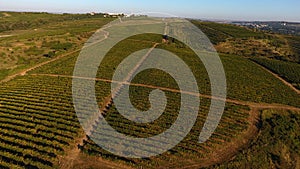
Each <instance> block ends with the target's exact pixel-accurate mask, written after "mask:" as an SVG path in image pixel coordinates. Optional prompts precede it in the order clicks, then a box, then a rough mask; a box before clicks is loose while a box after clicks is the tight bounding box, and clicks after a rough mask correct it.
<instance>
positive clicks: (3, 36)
mask: <svg viewBox="0 0 300 169" xmlns="http://www.w3.org/2000/svg"><path fill="white" fill-rule="evenodd" d="M11 36H13V35H0V38H6V37H11Z"/></svg>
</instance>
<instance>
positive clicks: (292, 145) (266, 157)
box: [211, 110, 300, 169]
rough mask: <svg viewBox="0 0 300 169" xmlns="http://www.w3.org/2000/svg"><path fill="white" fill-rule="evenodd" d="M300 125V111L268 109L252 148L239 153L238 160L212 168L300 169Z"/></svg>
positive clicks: (263, 113) (263, 114) (265, 111)
mask: <svg viewBox="0 0 300 169" xmlns="http://www.w3.org/2000/svg"><path fill="white" fill-rule="evenodd" d="M299 124H300V114H299V112H295V111H294V112H292V111H278V110H264V111H263V112H262V122H261V127H260V128H261V133H260V134H259V135H258V137H257V138H256V139H255V140H254V141H253V142H252V143H251V144H250V147H249V149H246V150H243V151H241V152H240V153H238V154H237V156H236V158H235V159H234V160H232V161H230V162H227V163H225V164H221V165H216V166H213V167H211V168H217V169H223V168H224V169H225V168H246V167H249V168H269V167H270V166H272V167H274V168H297V167H298V166H299V157H300V152H299V150H300V142H299V132H298V131H299V130H300V128H299ZM287 157H288V158H287Z"/></svg>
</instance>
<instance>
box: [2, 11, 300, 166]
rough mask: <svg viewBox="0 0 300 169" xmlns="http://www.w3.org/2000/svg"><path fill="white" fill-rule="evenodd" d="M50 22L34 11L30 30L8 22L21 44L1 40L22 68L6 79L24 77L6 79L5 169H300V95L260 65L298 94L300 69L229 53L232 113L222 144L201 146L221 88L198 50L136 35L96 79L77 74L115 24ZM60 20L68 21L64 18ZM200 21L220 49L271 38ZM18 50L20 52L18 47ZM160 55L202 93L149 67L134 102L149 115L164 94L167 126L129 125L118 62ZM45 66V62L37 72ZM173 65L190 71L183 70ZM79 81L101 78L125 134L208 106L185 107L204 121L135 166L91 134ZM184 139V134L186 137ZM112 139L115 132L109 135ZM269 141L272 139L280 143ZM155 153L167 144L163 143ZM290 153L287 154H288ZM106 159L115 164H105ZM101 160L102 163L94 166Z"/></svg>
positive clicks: (223, 124)
mask: <svg viewBox="0 0 300 169" xmlns="http://www.w3.org/2000/svg"><path fill="white" fill-rule="evenodd" d="M0 14H1V13H0ZM11 15H12V16H13V17H12V18H14V17H22V18H23V14H18V13H16V14H14V13H12V14H11ZM14 15H16V16H14ZM24 15H25V14H24ZM48 15H51V14H44V13H38V14H35V13H30V14H28V15H26V17H24V23H23V22H22V23H20V24H21V25H20V26H19V27H17V26H16V24H9V25H8V26H7V24H6V23H2V22H1V21H0V29H2V31H8V30H9V31H16V35H14V37H5V38H3V39H0V44H3V46H1V47H0V50H2V51H4V52H3V53H4V54H3V53H2V54H1V52H0V58H5V59H8V58H11V57H10V56H16V57H17V58H18V59H16V60H14V62H8V60H5V61H7V62H4V61H3V63H2V62H1V64H3V65H5V66H7V68H8V69H1V70H0V80H1V79H4V78H5V77H7V76H8V75H14V74H15V75H16V76H13V78H11V79H10V80H9V81H8V82H3V83H1V82H0V84H1V88H0V168H4V169H6V168H7V169H8V168H20V169H21V168H25V169H38V168H46V169H47V168H49V169H50V168H64V169H65V168H67V169H68V168H72V169H73V168H82V167H83V168H105V167H107V168H111V167H112V164H121V165H122V166H125V167H124V168H126V167H128V168H130V167H132V168H153V169H154V168H183V167H187V168H201V167H211V168H236V167H239V168H245V167H246V165H247V164H251V167H252V168H268V167H269V166H274V167H283V168H292V167H294V166H295V165H297V159H298V162H299V151H297V150H298V149H299V146H300V143H299V141H298V140H297V138H299V134H298V133H297V132H296V131H298V129H299V113H298V111H297V110H299V102H300V100H299V99H300V98H299V94H297V93H296V92H295V91H293V90H292V89H291V88H289V86H287V85H286V84H285V83H283V82H282V81H280V80H279V79H278V78H276V77H275V76H273V75H272V74H271V73H270V72H268V71H266V70H265V69H264V68H263V67H261V66H259V65H258V64H256V63H259V64H260V65H262V66H264V67H266V68H267V69H270V70H272V71H273V72H274V73H276V74H279V75H280V76H281V77H283V78H284V79H286V80H287V81H289V82H290V83H293V84H294V85H295V86H296V87H299V84H300V82H299V75H298V73H299V72H300V71H299V65H298V64H296V63H290V62H282V61H275V60H269V59H261V58H255V59H252V60H250V59H248V58H245V57H243V56H236V55H234V54H220V59H221V61H222V64H223V66H224V69H225V72H226V78H227V99H226V106H225V111H224V114H223V116H222V118H221V121H220V123H219V125H218V127H217V129H216V131H215V132H214V134H213V135H212V137H210V139H209V140H208V141H207V142H205V143H202V144H200V143H198V141H199V134H200V132H201V130H202V127H203V125H204V122H205V120H206V118H207V115H208V112H209V109H210V104H211V101H212V100H211V87H210V80H209V77H208V73H207V71H206V69H205V67H204V65H203V63H202V62H201V60H200V59H199V58H198V57H197V56H196V55H195V53H194V52H193V51H192V50H191V49H190V48H188V47H187V46H185V45H183V44H182V43H180V42H177V41H176V40H175V41H174V42H172V43H171V42H169V43H161V39H162V36H161V35H157V34H142V35H137V36H133V37H130V38H128V39H125V40H123V41H121V42H119V43H118V44H116V45H115V46H114V47H113V48H112V49H111V50H110V51H109V52H108V53H107V55H106V56H105V58H104V59H103V62H102V63H101V64H100V66H99V69H98V72H97V76H96V77H95V78H88V77H78V76H76V77H75V76H73V71H74V66H75V63H76V61H77V58H78V55H79V49H80V48H82V47H83V43H84V42H85V40H87V38H88V37H89V36H90V35H91V34H92V33H93V32H95V31H96V28H99V27H101V26H102V25H104V24H105V23H107V22H109V21H110V20H111V19H104V18H102V17H103V16H96V17H95V18H93V17H91V16H89V15H66V14H65V15H53V18H52V17H48ZM0 16H1V15H0ZM58 16H59V19H58V20H57V19H55V18H56V17H58ZM33 17H34V18H33ZM12 18H11V19H12ZM38 18H40V20H39V19H38ZM99 18H101V19H99ZM16 21H18V19H16ZM39 22H41V23H39ZM193 23H194V24H195V25H196V26H198V27H200V28H201V29H202V30H203V32H204V33H206V34H207V35H208V36H209V38H211V40H212V42H213V43H214V44H218V43H223V42H224V40H225V41H226V40H228V39H234V38H238V39H243V38H254V39H261V38H269V37H268V35H266V34H264V33H262V32H254V31H253V30H250V29H245V28H243V27H238V26H233V25H227V24H217V23H211V22H198V21H193ZM39 24H41V25H39ZM1 25H2V26H1ZM17 25H18V24H17ZM36 26H41V28H42V29H39V30H35V31H32V30H31V31H30V30H26V29H25V28H35V27H36ZM15 29H17V30H15ZM23 29H24V30H23ZM19 30H22V31H20V32H23V33H20V32H19ZM0 32H1V31H0ZM15 39H18V40H15ZM9 43H11V45H10V44H9ZM15 44H20V46H19V47H15V46H14V45H15ZM151 48H157V49H164V50H167V51H170V52H172V53H173V54H175V55H177V56H178V57H179V58H180V59H182V60H183V61H184V62H185V63H186V64H187V65H188V67H189V68H190V70H191V71H192V73H193V75H194V76H195V79H196V83H197V85H198V87H199V93H200V94H199V95H198V94H197V93H180V89H179V85H178V83H177V82H176V80H175V79H174V78H173V77H171V76H170V75H169V74H168V73H166V72H164V71H161V70H157V69H148V70H144V71H142V72H139V73H138V74H137V75H136V76H135V77H134V78H133V80H132V84H131V85H130V86H129V97H130V101H131V103H132V105H133V106H134V107H135V108H137V109H138V110H141V111H147V110H149V109H150V108H151V104H150V100H149V94H150V93H151V92H152V91H154V90H155V89H161V90H162V91H163V92H164V94H165V96H166V98H167V105H166V108H165V109H164V110H163V114H162V115H161V116H160V117H159V118H158V119H157V120H155V121H153V122H150V123H137V122H134V121H130V120H129V119H127V118H125V117H124V116H122V115H121V114H120V112H119V111H118V110H117V108H116V105H115V103H114V100H115V98H112V95H113V94H114V93H113V94H112V93H111V91H110V90H111V84H112V83H116V82H115V81H111V80H112V78H113V75H114V73H115V70H116V69H117V67H118V65H119V64H120V63H121V62H122V61H124V59H125V58H126V57H128V56H129V55H130V54H132V53H134V52H137V51H139V50H142V49H148V50H149V49H151ZM10 49H12V50H13V51H12V50H10ZM25 49H26V50H25ZM53 51H55V52H54V53H53ZM23 55H24V57H23ZM43 55H44V56H43ZM18 56H19V57H18ZM21 56H22V57H21ZM33 58H35V59H33ZM146 59H147V57H146ZM253 61H255V62H256V63H254V62H253ZM38 63H41V64H40V65H38V66H37V64H38ZM43 63H44V64H43ZM14 64H15V68H14ZM33 66H34V67H33ZM173 66H174V69H176V70H177V71H181V70H180V67H179V66H177V65H173ZM127 68H128V69H129V67H126V69H127ZM131 69H132V68H131ZM22 71H23V73H20V72H22ZM73 79H79V80H82V81H84V80H85V81H95V92H96V93H95V95H96V99H97V104H98V107H99V108H100V109H101V110H105V111H103V114H102V115H103V116H104V118H105V120H107V121H108V124H109V125H110V126H112V127H113V128H114V129H115V130H116V131H118V132H120V133H123V134H125V135H128V136H131V137H136V138H147V137H151V136H155V135H158V134H160V133H162V132H164V131H166V130H167V129H169V128H171V126H172V125H173V123H174V122H175V121H176V119H177V117H179V116H178V115H179V111H180V108H181V107H180V106H181V96H182V95H187V96H192V95H193V97H195V96H196V97H197V98H199V99H200V101H201V102H200V106H199V107H195V105H190V104H184V106H186V107H188V108H189V109H190V110H194V109H198V108H199V111H198V116H197V120H196V123H195V125H194V126H193V128H192V130H191V132H190V133H189V134H188V135H187V136H186V137H185V138H184V140H183V141H181V142H180V143H179V144H178V145H177V146H175V147H174V148H172V149H171V150H169V151H167V152H165V153H163V154H161V155H159V156H155V157H150V158H142V159H133V158H124V157H119V156H116V155H113V154H111V153H110V152H108V151H106V150H104V149H102V148H101V147H99V146H98V145H97V144H96V143H95V142H94V141H95V140H94V141H93V140H92V139H91V138H90V137H89V136H86V135H85V132H84V131H83V129H82V127H81V125H80V123H79V120H78V119H81V118H85V117H87V116H85V114H84V115H82V116H80V115H78V114H76V112H75V109H74V106H75V105H74V103H73V98H72V87H73V86H72V80H73ZM188 83H189V82H187V83H185V84H188ZM82 85H84V83H82ZM82 85H81V86H79V87H82V88H80V89H83V88H84V86H82ZM123 85H128V84H123ZM187 92H188V91H187ZM87 94H88V93H87ZM196 94H197V95H196ZM80 97H82V98H83V100H82V102H81V103H80V104H83V105H88V104H89V102H90V101H91V100H90V99H89V98H87V97H86V96H82V95H80ZM114 97H120V96H119V95H115V96H114ZM156 100H159V99H156ZM118 106H119V105H118ZM121 106H127V105H125V104H123V105H121ZM83 108H84V109H88V107H83ZM271 109H272V110H271ZM273 109H274V110H273ZM292 110H293V111H292ZM186 113H187V112H186ZM186 123H189V121H186ZM92 125H93V124H92ZM92 127H94V128H92V130H91V133H92V134H93V136H97V137H93V139H95V138H101V136H99V133H97V132H95V129H97V127H99V126H92ZM105 131H106V130H105ZM180 134H182V133H179V132H178V135H180ZM110 136H111V135H110V133H107V137H110ZM269 140H271V141H272V143H271V144H269V142H268V141H269ZM110 143H111V147H112V148H113V149H114V150H116V151H118V150H119V148H120V147H121V148H123V147H125V148H126V145H125V144H119V143H117V142H113V141H110ZM132 144H133V145H136V143H132ZM143 146H144V147H143ZM146 146H149V145H142V148H145V147H146ZM157 146H158V145H157ZM137 148H140V147H137ZM153 148H159V146H158V147H156V146H155V145H154V146H153ZM281 150H285V151H286V153H285V154H284V153H280V152H281ZM133 151H134V150H132V149H125V150H123V151H122V152H120V153H121V154H128V153H130V152H133ZM286 156H288V157H289V158H286ZM81 157H85V158H84V159H81ZM233 157H235V158H233ZM103 159H104V160H107V161H108V162H107V163H101V162H102V161H101V160H103ZM262 159H263V160H262ZM260 160H262V162H261V163H259V161H260ZM91 161H93V163H99V164H97V165H95V166H89V164H90V163H92V162H91ZM66 166H68V167H66Z"/></svg>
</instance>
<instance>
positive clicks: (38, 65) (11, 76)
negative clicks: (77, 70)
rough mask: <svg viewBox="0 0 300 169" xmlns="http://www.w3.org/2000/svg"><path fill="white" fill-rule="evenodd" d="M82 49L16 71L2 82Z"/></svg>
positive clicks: (2, 81)
mask: <svg viewBox="0 0 300 169" xmlns="http://www.w3.org/2000/svg"><path fill="white" fill-rule="evenodd" d="M80 50H81V49H78V50H75V51H73V52H69V53H66V54H64V55H61V56H58V57H56V58H54V59H51V60H48V61H45V62H42V63H39V64H37V65H35V66H33V67H30V68H28V69H25V70H22V71H21V72H18V73H16V74H13V75H10V76H7V77H6V78H4V79H3V80H1V81H0V83H5V82H8V81H10V80H12V79H14V78H16V77H17V76H24V75H25V74H26V73H27V72H29V71H32V70H34V69H36V68H39V67H41V66H44V65H46V64H48V63H51V62H54V61H56V60H58V59H61V58H63V57H66V56H69V55H71V54H74V53H76V52H79V51H80Z"/></svg>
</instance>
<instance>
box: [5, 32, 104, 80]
mask: <svg viewBox="0 0 300 169" xmlns="http://www.w3.org/2000/svg"><path fill="white" fill-rule="evenodd" d="M99 31H102V32H104V37H103V39H100V40H98V41H95V42H93V43H91V44H89V45H87V46H84V47H83V48H82V49H84V48H87V47H90V46H92V45H95V44H97V43H99V42H101V41H104V40H105V39H107V38H108V37H109V32H107V31H105V30H99ZM82 49H77V50H74V51H72V52H69V53H66V54H63V55H60V56H58V57H55V58H53V59H51V60H48V61H45V62H42V63H39V64H37V65H35V66H33V67H30V68H27V69H25V70H22V71H21V72H18V73H16V74H13V75H10V76H7V77H6V78H4V79H3V80H1V81H0V84H1V83H5V82H8V81H10V80H12V79H14V78H16V77H17V76H24V75H26V73H28V72H30V71H32V70H34V69H37V68H39V67H42V66H44V65H46V64H49V63H51V62H54V61H56V60H59V59H61V58H63V57H66V56H69V55H72V54H75V53H77V52H80V51H81V50H82Z"/></svg>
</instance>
